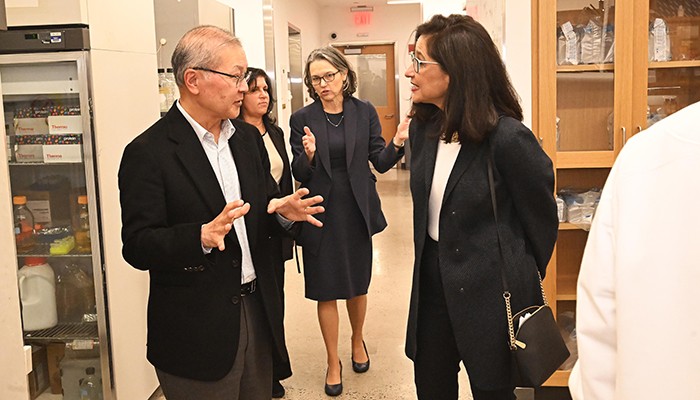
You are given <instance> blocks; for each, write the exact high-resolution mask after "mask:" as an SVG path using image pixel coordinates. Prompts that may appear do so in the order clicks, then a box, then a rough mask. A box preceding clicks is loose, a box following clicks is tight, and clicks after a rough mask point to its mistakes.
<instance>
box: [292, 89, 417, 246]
mask: <svg viewBox="0 0 700 400" xmlns="http://www.w3.org/2000/svg"><path fill="white" fill-rule="evenodd" d="M343 115H344V116H345V117H344V118H345V125H344V127H345V148H346V159H347V163H348V174H349V176H350V186H351V187H352V192H353V195H354V196H355V200H356V201H357V204H358V205H359V207H360V210H361V211H362V216H363V217H364V220H365V224H366V225H367V233H368V234H369V236H370V237H371V236H372V235H374V234H375V233H378V232H381V231H383V230H384V228H386V225H387V223H386V219H385V218H384V213H382V207H381V202H380V200H379V194H378V193H377V177H376V176H374V174H373V173H372V171H370V169H369V163H368V162H367V161H368V160H369V161H370V162H371V163H372V165H373V166H374V168H375V169H376V170H377V172H379V173H384V172H386V171H388V170H389V169H390V168H391V167H393V166H394V164H396V162H397V161H398V160H400V159H401V157H403V153H404V150H403V148H402V149H401V150H399V151H396V148H395V147H394V146H393V144H392V143H391V142H389V144H388V145H387V144H385V143H384V139H383V138H382V127H381V124H380V123H379V117H378V116H377V111H376V110H375V109H374V107H373V106H372V104H370V103H369V102H366V101H363V100H359V99H357V98H355V97H352V96H351V97H346V98H345V99H344V100H343ZM289 125H290V126H291V129H292V134H291V137H290V144H291V146H292V156H293V159H292V172H293V174H294V178H295V179H296V180H298V181H299V182H301V185H302V186H303V187H307V188H308V189H309V191H310V192H311V193H313V194H314V195H316V194H320V195H322V196H323V198H324V202H323V203H322V205H324V206H325V205H326V204H327V199H328V194H329V192H330V190H331V181H332V179H333V177H332V173H331V159H330V153H329V149H328V126H327V121H326V115H325V113H324V111H323V105H322V104H321V101H320V100H317V101H315V102H313V103H311V104H309V105H308V106H306V107H304V108H302V109H300V110H299V111H297V112H295V113H294V114H292V117H291V118H290V122H289ZM304 126H308V127H309V129H311V132H313V134H314V135H315V136H316V154H315V156H314V159H313V160H312V162H311V163H309V161H308V159H307V158H306V153H305V152H304V146H303V145H302V143H301V140H302V138H303V137H304ZM317 218H318V219H319V220H320V221H322V222H323V221H324V214H319V215H318V216H317ZM321 232H322V231H321V229H318V228H316V227H314V226H311V225H306V226H302V228H301V232H300V234H299V237H297V243H299V244H300V245H301V246H303V247H304V249H305V250H307V249H308V250H311V251H313V252H316V251H317V249H318V246H319V244H320V242H321Z"/></svg>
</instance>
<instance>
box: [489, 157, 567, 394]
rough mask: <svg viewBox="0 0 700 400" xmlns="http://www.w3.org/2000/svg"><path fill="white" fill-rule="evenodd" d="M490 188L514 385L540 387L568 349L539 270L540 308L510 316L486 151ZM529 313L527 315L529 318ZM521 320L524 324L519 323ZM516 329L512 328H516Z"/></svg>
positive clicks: (503, 261) (490, 159) (508, 293)
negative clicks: (548, 301) (548, 300)
mask: <svg viewBox="0 0 700 400" xmlns="http://www.w3.org/2000/svg"><path fill="white" fill-rule="evenodd" d="M487 164H488V175H489V189H490V191H491V205H492V206H493V218H494V221H495V222H496V234H497V237H498V251H499V253H500V256H501V280H502V281H503V299H504V300H505V305H506V315H507V317H508V337H509V343H508V346H509V347H510V350H511V354H512V358H513V376H514V383H515V385H516V386H525V387H539V386H541V385H542V384H543V383H544V382H545V381H546V380H547V379H548V378H549V377H550V376H552V374H553V373H554V372H555V371H556V370H557V368H559V366H561V364H562V363H563V362H564V361H566V359H567V358H569V349H567V347H566V343H564V338H562V336H561V334H560V333H559V327H558V326H557V322H556V321H555V320H554V315H553V313H552V309H551V308H549V304H548V303H547V297H546V295H545V293H544V288H543V287H542V277H541V276H540V273H539V271H537V276H538V277H539V283H540V291H541V292H542V303H543V304H542V305H533V306H530V307H526V308H525V309H523V310H521V311H519V312H517V313H515V314H513V313H512V310H511V307H510V297H511V294H510V291H509V290H508V282H507V280H506V274H505V271H504V266H505V258H504V257H503V246H502V244H501V233H500V230H499V229H498V213H497V207H496V190H495V184H494V181H493V160H492V155H491V152H490V149H489V157H488V158H487ZM528 314H529V316H528ZM521 317H522V318H523V321H521ZM516 324H517V326H518V329H515V326H516Z"/></svg>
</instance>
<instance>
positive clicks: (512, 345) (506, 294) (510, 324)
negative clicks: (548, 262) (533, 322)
mask: <svg viewBox="0 0 700 400" xmlns="http://www.w3.org/2000/svg"><path fill="white" fill-rule="evenodd" d="M537 278H539V281H540V290H541V291H542V300H543V302H544V305H545V306H547V307H549V303H547V295H545V293H544V286H543V285H542V276H541V275H540V271H537ZM503 299H504V300H505V301H506V317H507V318H508V338H509V339H510V349H511V350H516V349H517V348H518V347H520V348H522V349H524V348H525V347H526V346H527V345H526V344H525V343H522V342H520V341H518V340H516V339H515V327H514V326H513V310H512V309H511V308H510V292H503Z"/></svg>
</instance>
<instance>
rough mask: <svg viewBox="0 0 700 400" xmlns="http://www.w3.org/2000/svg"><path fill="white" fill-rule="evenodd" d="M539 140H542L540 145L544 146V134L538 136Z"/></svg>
mask: <svg viewBox="0 0 700 400" xmlns="http://www.w3.org/2000/svg"><path fill="white" fill-rule="evenodd" d="M537 140H538V141H539V142H540V147H542V146H543V144H544V138H543V137H542V136H538V137H537Z"/></svg>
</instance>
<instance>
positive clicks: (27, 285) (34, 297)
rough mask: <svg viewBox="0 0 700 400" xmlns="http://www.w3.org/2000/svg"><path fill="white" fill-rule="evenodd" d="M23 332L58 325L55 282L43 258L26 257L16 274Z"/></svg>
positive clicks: (51, 271) (50, 269) (51, 270)
mask: <svg viewBox="0 0 700 400" xmlns="http://www.w3.org/2000/svg"><path fill="white" fill-rule="evenodd" d="M17 276H18V279H19V295H20V302H21V303H22V323H23V325H24V330H25V331H36V330H39V329H48V328H53V327H54V326H56V324H57V323H58V314H57V312H56V281H55V277H54V272H53V268H51V266H50V265H49V264H47V263H46V258H43V257H27V258H26V259H25V260H24V266H23V267H22V268H20V269H19V272H18V273H17Z"/></svg>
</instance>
